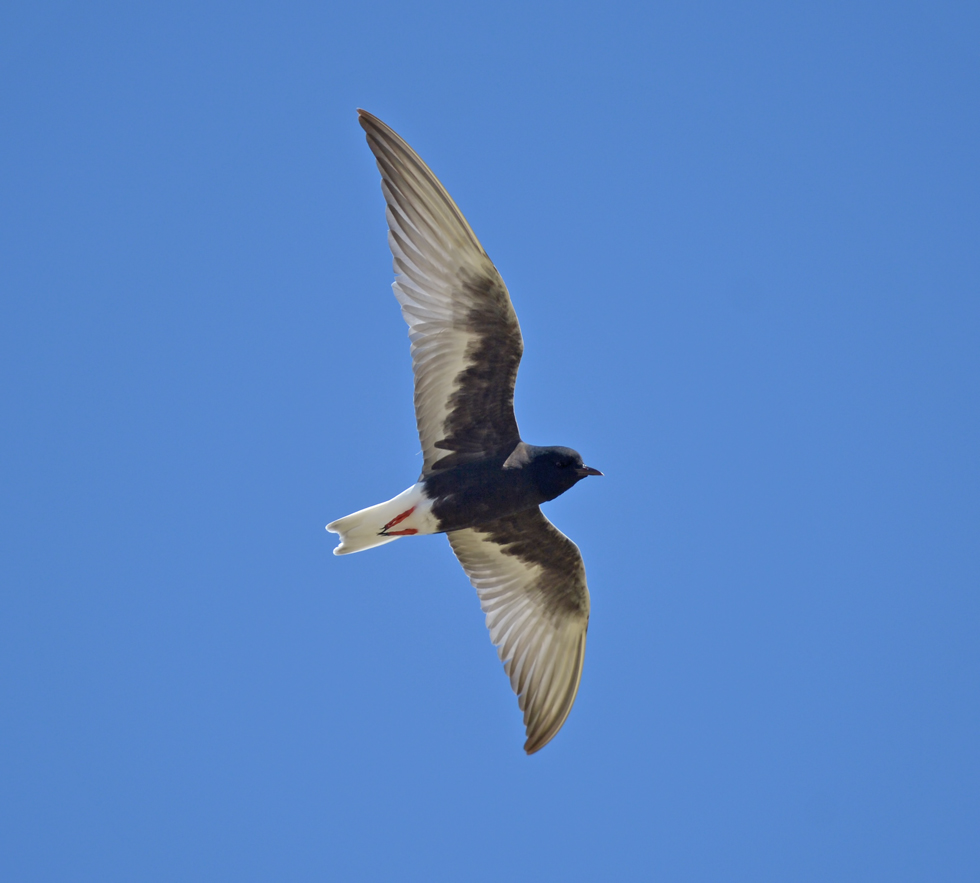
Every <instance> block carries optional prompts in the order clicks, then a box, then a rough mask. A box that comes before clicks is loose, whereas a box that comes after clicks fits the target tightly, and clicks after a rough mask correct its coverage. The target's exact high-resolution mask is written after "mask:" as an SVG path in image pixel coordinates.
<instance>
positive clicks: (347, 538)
mask: <svg viewBox="0 0 980 883" xmlns="http://www.w3.org/2000/svg"><path fill="white" fill-rule="evenodd" d="M431 506H432V503H431V501H430V500H429V499H428V498H427V497H426V496H425V494H424V493H423V492H422V485H421V483H420V484H415V485H412V487H410V488H409V489H408V490H407V491H402V492H401V493H400V494H399V495H398V496H397V497H394V498H393V499H391V500H388V501H387V502H385V503H378V505H377V506H369V507H368V508H367V509H361V511H360V512H355V513H354V514H353V515H346V516H344V517H343V518H338V519H337V520H336V521H331V522H330V524H328V525H327V530H329V531H330V532H331V533H337V534H340V545H339V546H337V548H336V549H334V550H333V553H334V555H348V554H350V553H351V552H363V551H364V550H365V549H373V548H374V547H375V546H383V545H384V544H385V543H390V542H391V541H392V540H397V539H400V538H401V537H407V536H413V535H415V534H422V533H435V519H434V518H433V517H432V516H431V515H430V514H429V509H430V508H431Z"/></svg>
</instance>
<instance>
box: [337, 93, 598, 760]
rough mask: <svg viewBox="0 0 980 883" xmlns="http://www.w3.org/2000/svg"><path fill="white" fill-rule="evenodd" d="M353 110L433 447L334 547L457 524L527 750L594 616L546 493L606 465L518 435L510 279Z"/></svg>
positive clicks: (412, 161)
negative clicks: (369, 155)
mask: <svg viewBox="0 0 980 883" xmlns="http://www.w3.org/2000/svg"><path fill="white" fill-rule="evenodd" d="M358 113H359V118H360V123H361V126H363V128H364V130H365V132H367V141H368V145H369V146H370V148H371V150H372V152H373V153H374V155H375V157H376V159H377V161H378V168H379V169H380V171H381V188H382V191H383V193H384V196H385V201H386V203H387V212H386V214H387V218H388V229H389V232H388V243H389V245H390V247H391V252H392V255H393V258H394V269H395V273H396V279H395V282H394V284H393V288H394V290H395V297H396V298H397V299H398V302H399V303H400V304H401V307H402V315H403V316H404V317H405V321H406V322H407V323H408V326H409V338H410V339H411V342H412V346H411V351H412V365H413V369H414V372H415V413H416V418H417V422H418V429H419V438H420V440H421V442H422V453H423V456H424V462H423V467H422V475H421V476H420V478H419V481H418V482H417V483H416V484H415V485H413V486H412V487H410V488H409V489H408V490H406V491H404V492H403V493H401V494H399V495H398V496H397V497H395V498H394V499H392V500H389V501H387V502H385V503H380V504H378V505H377V506H371V507H370V508H368V509H363V510H361V511H360V512H355V513H354V514H353V515H348V516H347V517H346V518H341V519H338V520H337V521H335V522H332V523H331V524H329V525H327V529H328V530H331V531H334V532H335V533H339V534H340V536H341V542H340V545H339V546H338V547H337V548H336V549H334V552H335V554H346V553H348V552H358V551H361V550H363V549H369V548H372V547H373V546H377V545H381V544H382V543H386V542H391V541H392V540H395V539H398V538H399V537H403V536H413V535H416V534H426V533H446V534H447V536H448V537H449V542H450V544H451V545H452V548H453V551H454V552H455V553H456V556H457V558H459V561H460V563H461V564H462V565H463V569H464V570H465V571H466V573H467V575H468V576H469V578H470V581H471V582H472V583H473V585H474V586H475V587H476V590H477V594H478V595H479V597H480V604H481V606H482V607H483V611H484V613H486V617H487V626H488V628H489V629H490V637H491V640H492V641H493V642H494V644H495V645H497V648H498V653H499V654H500V658H501V660H502V661H503V663H504V667H505V670H506V672H507V674H508V675H509V677H510V680H511V685H512V687H513V689H514V692H515V693H517V695H518V702H519V704H520V707H521V709H522V710H523V711H524V723H525V726H526V729H527V741H526V742H525V745H524V748H525V750H526V751H527V752H528V753H529V754H530V753H533V752H535V751H537V750H538V749H539V748H541V747H543V746H544V745H545V744H547V743H548V741H550V740H551V738H552V737H553V736H554V735H555V733H557V732H558V730H559V729H560V728H561V726H562V724H563V723H564V722H565V718H566V717H567V716H568V713H569V711H570V710H571V707H572V703H573V702H574V701H575V695H576V693H577V691H578V684H579V680H580V677H581V672H582V661H583V659H584V655H585V634H586V631H587V629H588V622H589V592H588V588H587V587H586V582H585V568H584V567H583V565H582V556H581V555H580V554H579V551H578V547H577V546H576V545H575V544H574V543H573V542H572V541H571V540H569V539H568V537H566V536H565V535H564V534H562V533H561V532H560V531H559V530H557V529H556V528H555V527H554V525H552V524H551V522H549V521H548V519H547V518H545V516H544V514H543V513H542V512H541V510H540V509H539V508H538V506H539V505H540V504H541V503H544V502H547V501H548V500H553V499H554V498H555V497H557V496H559V495H560V494H563V493H564V492H565V491H567V490H568V489H569V488H570V487H572V485H574V484H575V483H576V482H578V481H581V480H582V479H583V478H585V477H586V476H588V475H601V474H602V473H601V472H599V471H598V470H596V469H592V468H591V467H588V466H585V465H584V464H583V462H582V458H581V456H579V454H578V453H577V452H576V451H573V450H572V449H571V448H564V447H548V448H544V447H535V446H533V445H529V444H526V443H525V442H523V441H521V437H520V433H519V432H518V429H517V420H516V419H515V417H514V383H515V381H516V379H517V368H518V365H519V364H520V361H521V355H522V353H523V351H524V342H523V339H522V337H521V330H520V326H519V325H518V322H517V316H516V315H515V314H514V308H513V306H512V304H511V301H510V296H509V294H508V293H507V287H506V286H505V285H504V281H503V279H501V278H500V274H499V273H498V272H497V269H496V267H494V265H493V263H492V262H491V261H490V258H489V257H487V254H486V252H485V251H484V250H483V247H482V246H481V245H480V243H479V241H478V240H477V238H476V236H475V235H474V233H473V231H472V230H471V229H470V226H469V224H467V222H466V219H465V218H464V217H463V215H462V213H461V212H460V211H459V209H458V208H457V207H456V204H455V203H454V202H453V201H452V199H451V198H450V196H449V194H448V193H447V192H446V191H445V189H444V188H443V186H442V185H441V184H440V183H439V181H438V179H437V178H436V177H435V175H433V174H432V172H431V171H430V170H429V168H428V166H426V165H425V163H424V162H422V160H421V159H420V158H419V156H418V154H416V153H415V152H414V151H413V150H412V149H411V148H410V147H409V146H408V145H407V144H406V143H405V142H404V141H403V140H402V139H401V138H400V137H399V136H398V135H396V134H395V132H393V131H392V130H391V129H390V128H388V126H386V125H385V124H384V123H382V122H381V121H380V120H379V119H377V117H374V116H372V115H371V114H369V113H367V112H366V111H359V112H358Z"/></svg>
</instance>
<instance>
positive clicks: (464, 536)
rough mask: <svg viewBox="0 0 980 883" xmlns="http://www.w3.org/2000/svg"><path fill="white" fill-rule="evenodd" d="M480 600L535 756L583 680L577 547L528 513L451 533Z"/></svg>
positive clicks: (585, 610)
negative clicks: (521, 712)
mask: <svg viewBox="0 0 980 883" xmlns="http://www.w3.org/2000/svg"><path fill="white" fill-rule="evenodd" d="M447 536H448V537H449V542H450V543H451V544H452V547H453V551H454V552H455V553H456V557H457V558H459V563H460V564H462V565H463V570H465V571H466V575H467V576H468V577H469V578H470V581H471V582H472V583H473V585H474V587H475V588H476V592H477V594H478V595H479V596H480V606H481V607H482V608H483V612H484V613H485V614H486V615H487V628H489V629H490V640H491V641H493V643H494V644H495V645H496V646H497V652H498V654H499V655H500V659H501V661H502V662H503V663H504V671H506V672H507V675H508V676H509V677H510V685H511V687H513V689H514V692H515V693H516V694H517V702H518V704H519V705H520V707H521V710H522V711H523V712H524V726H525V729H526V732H527V741H526V742H525V743H524V750H525V751H526V752H527V753H528V754H533V753H534V752H535V751H537V750H538V749H540V748H543V747H544V746H545V745H547V744H548V742H550V741H551V739H552V738H553V737H554V735H555V734H556V733H557V732H558V731H559V730H560V729H561V726H562V724H563V723H565V718H567V717H568V713H569V711H571V710H572V703H574V702H575V694H576V693H578V685H579V680H580V679H581V677H582V662H583V660H584V659H585V633H586V631H587V630H588V627H589V590H588V587H587V586H586V584H585V567H584V566H583V564H582V556H581V555H580V554H579V550H578V546H576V545H575V543H573V542H572V541H571V540H570V539H569V538H568V537H566V536H565V535H564V534H563V533H562V532H561V531H560V530H558V528H556V527H555V526H554V525H553V524H552V523H551V522H550V521H548V519H547V518H545V516H544V513H543V512H542V511H541V510H540V509H538V508H534V509H529V510H526V511H524V512H518V513H517V514H516V515H508V516H506V517H505V518H498V519H497V520H496V521H491V522H488V523H487V524H483V525H480V526H479V527H472V528H467V529H465V530H454V531H451V532H450V533H448V534H447Z"/></svg>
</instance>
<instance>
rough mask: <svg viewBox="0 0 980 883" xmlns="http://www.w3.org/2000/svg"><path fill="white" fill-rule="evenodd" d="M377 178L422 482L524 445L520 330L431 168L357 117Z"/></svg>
mask: <svg viewBox="0 0 980 883" xmlns="http://www.w3.org/2000/svg"><path fill="white" fill-rule="evenodd" d="M358 114H359V119H360V123H361V126H362V127H363V128H364V131H365V132H367V142H368V145H369V146H370V148H371V150H372V151H373V153H374V155H375V157H376V159H377V161H378V168H379V169H380V170H381V189H382V190H383V191H384V196H385V201H386V202H387V204H388V206H387V211H386V215H387V218H388V244H389V245H390V246H391V253H392V256H393V257H394V267H395V273H396V279H395V282H394V283H393V286H392V287H393V288H394V290H395V297H396V298H397V299H398V302H399V303H400V304H401V308H402V315H403V316H404V317H405V321H406V322H407V323H408V328H409V338H410V339H411V341H412V365H413V368H414V370H415V416H416V420H417V422H418V427H419V438H420V439H421V441H422V452H423V454H424V457H425V462H424V466H423V470H422V475H423V476H426V475H429V474H431V473H432V472H433V471H435V470H439V469H446V468H449V467H452V466H456V465H459V464H460V463H465V462H468V461H470V460H477V459H482V458H484V457H487V456H492V455H494V454H499V453H504V454H506V453H507V452H509V451H510V450H512V449H513V447H514V445H516V444H517V443H518V442H519V441H520V435H519V433H518V431H517V420H516V419H515V418H514V381H515V380H516V379H517V367H518V365H519V364H520V361H521V354H522V353H523V351H524V342H523V339H522V338H521V329H520V326H519V325H518V324H517V316H516V314H515V313H514V307H513V305H512V304H511V302H510V295H509V294H508V293H507V286H505V285H504V280H503V279H501V278H500V274H499V273H498V272H497V268H496V267H494V265H493V263H492V262H491V260H490V258H489V257H487V253H486V252H485V251H484V250H483V246H481V245H480V243H479V241H478V240H477V238H476V236H475V235H474V233H473V231H472V230H471V229H470V225H469V224H467V223H466V219H465V218H464V217H463V214H462V212H460V210H459V209H458V208H457V207H456V203H454V202H453V200H452V198H451V197H450V196H449V194H448V193H447V192H446V190H445V188H444V187H443V186H442V184H440V183H439V180H438V179H437V178H436V176H435V175H433V174H432V172H431V171H430V170H429V167H428V166H427V165H426V164H425V163H424V162H422V160H421V159H420V158H419V156H418V154H417V153H415V151H414V150H412V148H411V147H409V146H408V145H407V144H406V143H405V142H404V141H403V140H402V139H401V138H400V137H399V136H398V135H396V134H395V133H394V132H393V131H392V130H391V129H390V128H388V126H386V125H385V124H384V123H383V122H381V120H379V119H378V118H377V117H374V116H372V115H371V114H369V113H367V112H366V111H363V110H361V111H358Z"/></svg>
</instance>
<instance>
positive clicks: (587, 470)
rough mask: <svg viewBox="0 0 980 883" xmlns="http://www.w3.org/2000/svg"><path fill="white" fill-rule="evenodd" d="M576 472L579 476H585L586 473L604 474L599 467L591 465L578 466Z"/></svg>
mask: <svg viewBox="0 0 980 883" xmlns="http://www.w3.org/2000/svg"><path fill="white" fill-rule="evenodd" d="M575 474H576V475H577V476H578V477H579V478H585V476H586V475H602V473H601V472H600V471H599V470H598V469H593V468H592V467H591V466H577V467H576V468H575Z"/></svg>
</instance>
